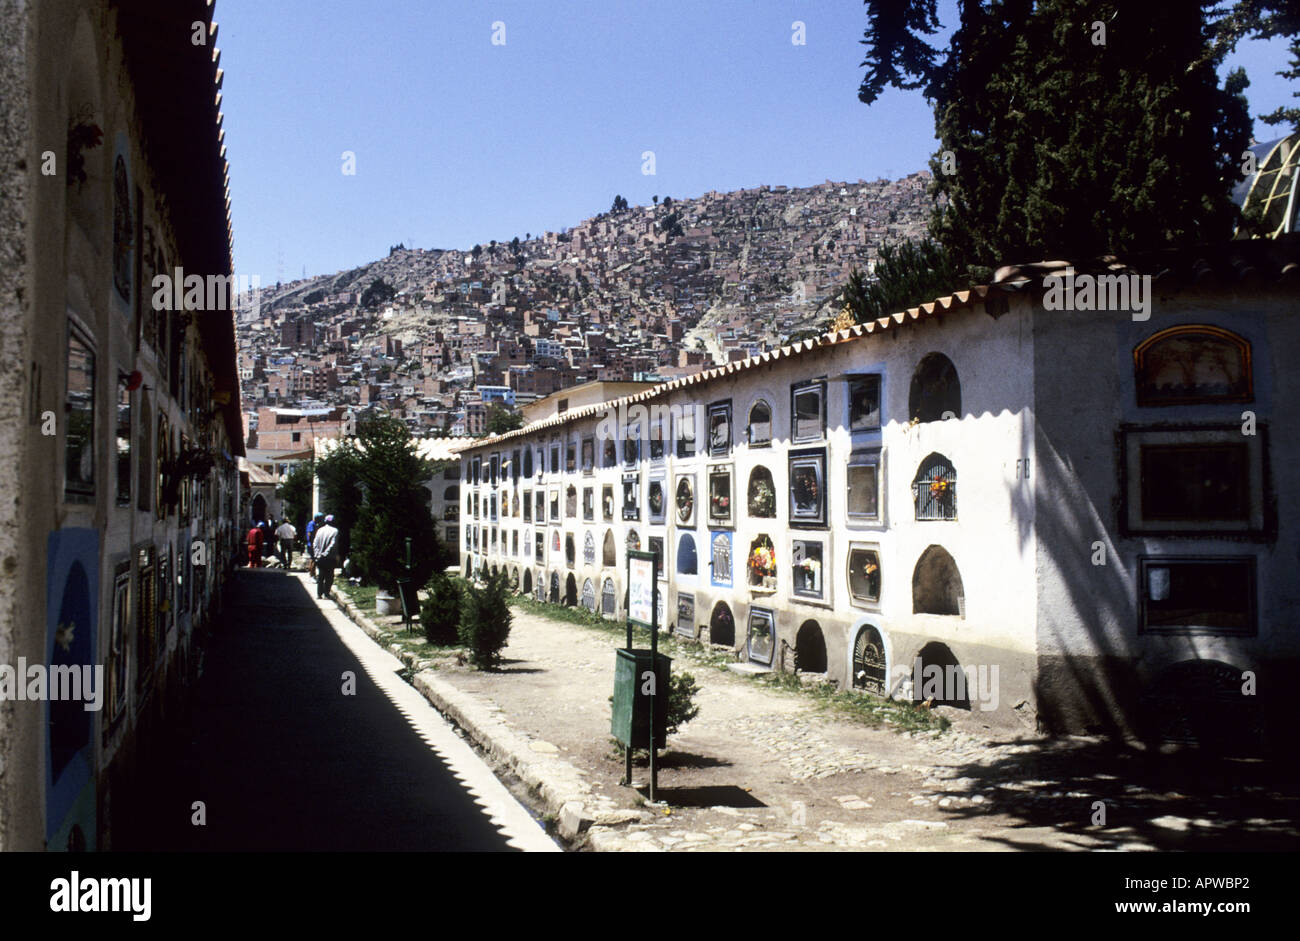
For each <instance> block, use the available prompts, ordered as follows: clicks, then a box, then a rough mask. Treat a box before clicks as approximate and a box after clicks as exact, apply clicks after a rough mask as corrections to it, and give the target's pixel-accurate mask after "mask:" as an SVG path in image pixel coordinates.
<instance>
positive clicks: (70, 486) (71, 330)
mask: <svg viewBox="0 0 1300 941" xmlns="http://www.w3.org/2000/svg"><path fill="white" fill-rule="evenodd" d="M74 344H75V345H77V346H78V347H80V348H81V350H82V351H83V353H82V355H83V357H84V360H85V363H86V364H87V365H86V368H83V369H81V370H79V373H80V374H81V375H82V376H85V375H86V374H87V373H89V391H88V392H82V393H78V394H79V395H87V396H88V397H89V404H88V406H87V407H85V408H75V409H74V407H73V404H72V397H73V391H72V377H73V368H72V361H73V360H72V357H73V346H74ZM98 360H99V351H98V349H97V348H96V346H95V342H94V340H93V333H92V332H91V331H90V330H88V329H86V328H85V327H83V326H82V325H81V324H80V323H78V322H77V321H76V320H74V319H73V318H72V317H71V316H69V317H68V318H67V337H66V339H65V343H64V383H63V421H62V422H60V425H61V426H62V431H63V435H62V437H63V442H62V444H63V446H62V448H60V452H61V454H62V460H63V497H62V499H63V502H64V503H82V504H93V503H94V502H95V498H96V494H97V492H98V483H99V461H98V460H96V457H97V456H96V454H95V451H96V450H97V446H98V441H97V439H96V434H97V431H98V427H97V426H98V422H97V421H96V418H97V415H96V412H97V411H98V408H99V388H98V386H99V363H98ZM74 413H75V414H79V415H84V416H87V417H88V420H89V424H88V426H87V429H86V432H85V435H84V438H83V440H82V441H81V447H80V448H79V449H78V451H77V455H78V463H79V464H84V463H85V460H84V458H85V454H86V451H87V449H89V455H90V477H89V479H88V480H83V479H82V478H81V475H80V470H78V473H77V476H76V477H75V478H74V477H73V476H72V475H71V474H70V473H69V472H68V469H69V467H70V466H71V455H70V454H69V453H68V447H69V445H70V444H71V443H73V441H74V435H73V420H72V416H73V415H74Z"/></svg>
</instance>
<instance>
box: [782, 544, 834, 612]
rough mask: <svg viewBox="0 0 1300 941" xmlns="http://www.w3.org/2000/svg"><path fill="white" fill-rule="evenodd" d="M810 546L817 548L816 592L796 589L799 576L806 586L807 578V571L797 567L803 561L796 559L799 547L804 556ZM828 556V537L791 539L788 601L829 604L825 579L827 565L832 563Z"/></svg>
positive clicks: (828, 580)
mask: <svg viewBox="0 0 1300 941" xmlns="http://www.w3.org/2000/svg"><path fill="white" fill-rule="evenodd" d="M811 546H815V547H817V552H818V558H817V582H816V584H817V586H818V590H816V591H812V590H809V589H807V588H806V587H805V588H803V589H800V588H799V587H798V586H799V584H800V577H801V575H802V577H803V578H804V579H805V581H804V584H805V585H806V584H807V582H806V579H807V578H808V575H807V571H806V570H805V569H803V568H801V567H800V565H799V563H800V562H801V561H803V560H802V559H798V558H796V557H797V556H798V555H800V552H801V547H802V552H803V553H804V554H806V553H807V552H808V547H811ZM830 556H831V550H830V539H829V537H828V536H826V537H821V538H802V537H800V536H793V537H791V539H790V547H789V559H790V563H789V569H790V599H791V600H792V601H797V602H800V603H804V604H818V605H828V604H829V603H830V600H831V599H830V590H829V587H830V586H829V582H830V579H829V578H827V575H828V574H829V571H828V570H829V565H830V563H831V561H832V559H831V558H830Z"/></svg>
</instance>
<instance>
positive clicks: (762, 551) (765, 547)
mask: <svg viewBox="0 0 1300 941" xmlns="http://www.w3.org/2000/svg"><path fill="white" fill-rule="evenodd" d="M746 568H747V570H748V572H749V587H750V588H751V589H753V590H754V591H760V592H768V593H771V592H774V591H776V547H775V546H774V545H772V540H771V537H769V536H767V535H765V534H760V535H759V536H758V538H757V539H755V540H754V541H753V542H752V543H750V545H749V559H748V562H747V564H746Z"/></svg>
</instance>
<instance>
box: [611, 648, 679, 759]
mask: <svg viewBox="0 0 1300 941" xmlns="http://www.w3.org/2000/svg"><path fill="white" fill-rule="evenodd" d="M615 654H616V655H617V658H616V660H615V662H614V710H613V719H612V721H611V723H610V732H611V733H612V734H613V736H614V737H615V738H616V739H618V740H619V741H620V742H621V743H622V744H623V745H624V747H627V748H649V747H650V697H649V696H647V695H645V694H644V693H642V691H641V690H642V688H643V687H644V686H645V683H644V682H643V680H642V676H643V674H645V673H648V672H649V671H650V670H651V669H652V667H651V666H650V664H651V662H653V663H654V664H655V666H654V667H653V669H654V673H655V697H654V707H655V715H654V721H655V724H654V731H655V747H656V748H662V747H663V745H664V739H665V738H667V731H666V730H667V726H668V677H669V675H670V672H671V670H672V662H673V661H672V658H671V657H666V656H664V655H663V654H654V655H653V656H654V660H653V661H652V660H651V656H652V654H651V651H649V650H645V649H633V650H627V649H624V648H621V647H620V648H619V649H618V650H616V651H615Z"/></svg>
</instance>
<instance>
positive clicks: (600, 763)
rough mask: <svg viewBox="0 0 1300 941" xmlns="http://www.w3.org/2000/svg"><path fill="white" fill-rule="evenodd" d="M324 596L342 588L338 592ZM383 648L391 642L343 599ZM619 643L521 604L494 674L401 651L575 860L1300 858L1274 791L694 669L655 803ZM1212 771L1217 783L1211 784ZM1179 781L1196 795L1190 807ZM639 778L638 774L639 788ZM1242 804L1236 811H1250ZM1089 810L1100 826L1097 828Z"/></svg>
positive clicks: (965, 719) (968, 717)
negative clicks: (626, 742)
mask: <svg viewBox="0 0 1300 941" xmlns="http://www.w3.org/2000/svg"><path fill="white" fill-rule="evenodd" d="M336 594H337V592H336ZM344 606H345V610H347V611H348V613H349V614H350V615H351V616H352V617H353V618H354V620H357V621H358V623H360V624H361V626H362V627H363V628H365V629H366V630H367V632H368V633H371V635H372V636H373V637H376V638H377V639H379V640H381V641H382V642H385V643H387V642H389V641H391V637H390V636H388V635H386V634H385V633H384V632H385V631H388V632H391V631H394V630H397V629H400V625H399V624H397V623H396V621H397V619H394V618H387V619H381V618H376V617H374V615H373V614H372V613H368V612H359V611H356V610H355V608H354V607H353V606H352V605H350V603H346V602H345V603H344ZM620 645H621V642H620V640H619V639H618V637H617V636H616V635H615V634H612V633H608V632H604V631H601V630H597V629H594V628H591V627H587V626H579V625H573V624H569V623H564V622H560V621H556V620H553V619H550V618H546V617H541V616H538V615H536V614H532V613H527V612H524V611H522V610H520V609H515V615H514V622H513V627H512V630H511V635H510V643H509V645H508V646H507V647H506V649H505V652H504V653H505V657H506V663H505V665H504V667H503V669H502V670H501V671H500V672H494V673H483V672H478V671H474V670H472V669H470V668H469V667H468V666H466V665H465V664H464V663H463V658H461V657H458V656H457V655H456V653H455V652H448V653H447V654H445V655H442V654H440V655H438V656H436V657H434V658H431V659H419V660H416V659H415V658H414V657H413V656H412V655H411V654H409V653H405V654H403V653H402V650H401V648H400V647H399V646H397V645H393V646H392V647H391V648H390V649H393V650H394V652H396V653H399V655H400V656H402V657H403V659H404V660H405V661H406V662H407V664H408V672H409V674H410V677H411V679H412V681H413V683H414V685H415V686H416V688H417V689H419V690H420V691H421V692H422V693H424V695H425V696H426V698H428V699H429V700H430V701H431V702H433V704H434V705H435V706H436V707H437V708H438V709H439V710H440V711H442V712H443V713H444V714H445V715H447V716H448V717H449V718H451V719H452V720H453V721H455V722H456V723H457V724H458V725H459V726H460V727H461V728H462V730H463V731H464V732H465V734H466V735H467V737H468V738H469V739H471V740H472V741H473V742H474V743H475V744H476V745H477V746H478V747H479V748H480V749H481V750H482V751H483V752H484V753H485V755H486V756H487V757H488V758H489V760H490V761H491V763H492V764H493V766H494V767H496V768H497V770H498V773H499V774H500V775H501V776H502V777H503V778H505V779H508V780H511V781H513V782H514V783H515V785H516V788H515V791H516V794H517V795H518V796H520V797H521V799H525V800H527V801H528V802H530V803H531V804H532V805H533V807H534V809H535V811H536V812H537V813H538V814H539V816H546V817H548V818H550V819H552V821H553V822H554V824H555V828H556V830H557V833H558V835H559V836H560V837H562V838H563V839H565V840H566V841H567V843H568V844H569V845H570V846H571V847H573V848H577V849H584V850H592V851H623V852H658V851H670V852H699V851H712V852H718V851H781V852H790V851H805V852H806V851H825V850H890V851H900V850H905V851H916V850H920V851H936V850H937V851H943V850H997V851H1005V850H1023V849H1068V850H1095V849H1108V850H1150V849H1166V848H1191V849H1223V848H1229V847H1234V848H1235V847H1238V846H1242V847H1244V848H1252V847H1254V846H1256V845H1261V846H1265V847H1270V848H1271V847H1278V848H1282V847H1290V848H1294V847H1295V846H1297V845H1300V838H1298V835H1300V826H1297V813H1296V811H1297V798H1296V794H1295V793H1294V790H1295V789H1294V788H1293V787H1289V788H1287V789H1286V792H1285V793H1280V792H1278V791H1277V790H1276V788H1272V786H1271V785H1252V784H1251V783H1250V782H1249V781H1247V780H1244V779H1242V780H1237V779H1236V778H1233V777H1231V775H1233V774H1236V773H1237V772H1236V771H1231V772H1229V775H1230V776H1229V777H1227V778H1224V779H1223V780H1210V777H1212V774H1211V775H1208V776H1207V774H1206V773H1205V772H1203V771H1200V770H1193V771H1191V772H1188V771H1187V769H1185V768H1181V767H1179V768H1173V769H1169V768H1166V767H1165V766H1163V765H1160V766H1156V765H1152V764H1150V762H1149V760H1144V759H1142V758H1141V757H1140V756H1138V757H1135V756H1134V755H1133V754H1132V753H1131V751H1126V750H1124V749H1122V748H1116V747H1113V746H1110V745H1107V744H1105V743H1102V742H1099V741H1098V740H1095V739H1087V738H1077V739H1054V740H1049V739H1045V738H1042V737H1040V736H1038V735H1037V734H1035V733H1034V732H1032V731H1031V730H1029V729H1026V728H1023V727H1022V728H1019V729H1016V728H1010V729H1009V728H1005V727H1003V728H990V727H988V726H985V725H984V724H982V722H981V719H982V718H983V717H982V716H980V715H979V714H978V713H963V712H960V711H957V710H950V709H946V708H945V709H943V712H942V714H943V715H945V716H946V717H948V718H949V719H950V720H951V721H952V722H953V727H952V728H951V729H949V730H948V731H946V732H943V733H937V732H925V733H911V734H909V733H903V732H900V731H897V730H895V729H891V728H889V727H888V726H886V727H879V728H874V727H870V726H868V725H864V724H862V723H860V722H857V721H855V720H853V719H851V718H845V717H843V716H841V715H839V714H831V713H828V712H827V711H826V710H825V708H824V707H822V706H820V705H819V704H818V702H817V701H816V700H815V699H813V698H812V697H810V696H808V695H806V694H801V693H798V692H792V691H788V690H783V689H779V688H774V687H772V686H769V685H765V684H762V683H761V682H759V681H758V680H756V679H754V678H752V677H747V676H739V675H736V674H735V673H733V672H731V671H729V670H725V669H719V668H718V667H717V666H716V665H711V664H708V663H704V662H692V661H691V659H690V658H689V656H686V655H684V652H683V651H682V650H679V651H678V652H677V654H678V659H677V660H676V661H675V663H674V666H673V670H674V672H681V671H687V672H690V673H692V674H693V675H694V676H695V678H696V681H697V683H698V684H699V686H700V692H699V694H698V695H697V697H696V702H697V704H698V705H699V707H700V715H699V717H698V718H697V719H695V720H694V721H692V722H690V723H689V724H687V725H686V726H684V727H683V728H682V730H681V731H679V732H678V733H677V734H676V735H674V736H673V737H672V738H671V739H670V741H669V748H668V749H667V750H666V752H665V755H664V757H663V759H662V763H661V768H662V770H661V772H660V777H659V784H660V794H659V795H658V796H660V797H661V798H663V801H662V802H660V803H657V804H650V803H648V802H647V800H646V797H645V788H644V787H641V788H640V789H639V790H637V789H633V788H629V787H624V786H621V784H620V780H619V779H620V778H621V776H622V771H623V763H622V761H621V760H620V759H618V758H617V755H616V754H615V753H614V752H613V749H612V740H611V738H610V733H609V721H610V712H609V710H610V707H609V694H610V692H611V691H612V687H613V651H614V648H615V647H617V646H620ZM1216 773H1217V772H1216ZM1169 774H1172V775H1173V776H1174V777H1175V778H1177V779H1178V780H1180V781H1183V780H1186V778H1187V777H1188V775H1189V774H1190V776H1191V778H1192V780H1193V781H1195V780H1197V779H1198V778H1204V779H1205V780H1206V787H1205V788H1203V790H1205V791H1206V793H1200V794H1196V795H1194V796H1191V795H1189V794H1188V793H1186V791H1188V790H1190V789H1191V788H1190V787H1181V786H1180V787H1171V786H1170V785H1169V781H1168V780H1167V775H1169ZM646 777H647V773H646V770H645V768H644V767H640V768H638V769H637V770H636V771H635V772H634V778H635V779H636V780H637V781H638V783H639V784H642V785H644V783H645V778H646ZM1247 798H1248V799H1247ZM1099 801H1100V802H1103V803H1104V804H1105V807H1106V808H1107V809H1108V811H1109V813H1110V814H1111V818H1110V819H1109V820H1105V821H1104V822H1103V823H1101V824H1098V823H1097V822H1096V821H1097V819H1098V818H1097V816H1096V808H1097V806H1098V802H1099Z"/></svg>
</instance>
